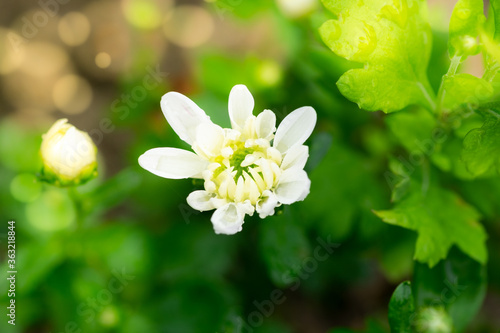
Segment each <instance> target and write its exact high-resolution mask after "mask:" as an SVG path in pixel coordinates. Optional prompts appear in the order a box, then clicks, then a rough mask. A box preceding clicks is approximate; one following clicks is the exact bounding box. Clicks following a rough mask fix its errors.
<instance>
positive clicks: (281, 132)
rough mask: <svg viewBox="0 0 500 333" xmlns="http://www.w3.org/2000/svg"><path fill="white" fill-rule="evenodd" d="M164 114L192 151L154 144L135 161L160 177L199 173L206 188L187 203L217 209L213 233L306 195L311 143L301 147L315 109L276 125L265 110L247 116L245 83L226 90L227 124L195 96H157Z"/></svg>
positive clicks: (233, 227) (250, 101)
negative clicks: (218, 120) (213, 116)
mask: <svg viewBox="0 0 500 333" xmlns="http://www.w3.org/2000/svg"><path fill="white" fill-rule="evenodd" d="M161 107H162V110H163V113H164V115H165V118H167V121H168V123H169V124H170V126H171V127H172V129H173V130H174V131H175V132H176V133H177V134H178V135H179V137H180V138H181V139H182V140H184V141H186V142H187V143H188V144H190V145H191V147H192V149H193V150H194V153H193V152H190V151H187V150H183V149H177V148H155V149H151V150H148V151H147V152H146V153H144V154H143V155H141V156H140V157H139V164H140V165H141V166H142V167H143V168H144V169H146V170H148V171H149V172H151V173H153V174H155V175H157V176H160V177H164V178H170V179H181V178H201V179H203V180H204V188H205V189H204V190H199V191H194V192H192V193H191V194H190V195H189V196H188V198H187V202H188V204H189V205H190V206H191V207H193V208H194V209H196V210H200V211H208V210H212V209H215V212H214V214H213V215H212V218H211V221H212V223H213V226H214V230H215V232H216V233H218V234H228V235H231V234H235V233H237V232H239V231H241V229H242V224H243V222H244V218H245V215H246V214H248V215H253V213H254V212H255V211H257V213H258V214H259V216H260V217H261V218H265V217H266V216H269V215H273V214H274V209H275V208H276V207H278V206H280V205H281V204H291V203H294V202H296V201H301V200H304V198H305V197H306V196H307V195H308V194H309V188H310V185H311V181H310V180H309V178H308V177H307V174H306V172H305V171H304V166H305V164H306V161H307V158H308V157H309V150H308V147H307V146H305V145H303V143H304V142H305V141H306V139H307V138H308V137H309V136H310V135H311V133H312V131H313V129H314V126H315V125H316V111H314V109H313V108H312V107H309V106H305V107H301V108H299V109H297V110H295V111H293V112H292V113H290V114H289V115H288V116H287V117H286V118H285V119H284V120H283V121H282V122H281V124H280V126H279V127H278V129H277V130H276V116H275V114H274V113H273V112H272V111H270V110H264V111H262V112H261V113H260V114H259V115H258V116H254V115H253V114H252V111H253V108H254V100H253V97H252V94H251V93H250V91H248V89H247V87H246V86H244V85H236V86H234V87H233V89H232V90H231V93H230V95H229V118H230V120H231V125H232V128H221V127H220V126H218V125H215V124H214V123H212V122H211V121H210V118H209V117H208V116H207V115H206V114H205V112H204V111H203V110H202V109H200V108H199V107H198V106H197V105H196V104H195V103H194V102H193V101H191V100H190V99H189V98H187V97H186V96H184V95H182V94H179V93H177V92H169V93H167V94H165V95H164V96H163V98H162V100H161Z"/></svg>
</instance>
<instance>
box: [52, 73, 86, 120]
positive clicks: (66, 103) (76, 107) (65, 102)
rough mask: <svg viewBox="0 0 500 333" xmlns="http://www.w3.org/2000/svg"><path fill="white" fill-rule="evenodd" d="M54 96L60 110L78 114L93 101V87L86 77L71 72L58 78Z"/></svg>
mask: <svg viewBox="0 0 500 333" xmlns="http://www.w3.org/2000/svg"><path fill="white" fill-rule="evenodd" d="M52 96H53V98H54V104H55V106H56V107H57V108H59V110H61V111H63V112H64V113H66V114H78V113H81V112H83V111H85V109H87V108H88V107H89V105H90V103H91V102H92V87H91V86H90V84H89V83H88V82H87V80H85V79H84V78H82V77H80V76H77V75H74V74H69V75H65V76H63V77H61V78H60V79H59V80H57V82H56V84H55V85H54V90H53V92H52Z"/></svg>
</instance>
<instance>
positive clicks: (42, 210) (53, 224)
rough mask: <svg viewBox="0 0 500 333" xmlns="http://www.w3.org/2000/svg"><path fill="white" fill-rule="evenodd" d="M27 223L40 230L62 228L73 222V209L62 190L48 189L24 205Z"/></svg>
mask: <svg viewBox="0 0 500 333" xmlns="http://www.w3.org/2000/svg"><path fill="white" fill-rule="evenodd" d="M26 216H27V218H28V221H29V223H30V224H31V225H32V226H33V227H35V228H36V229H38V230H41V231H57V230H63V229H66V228H68V227H70V226H71V225H73V224H74V223H75V217H76V215H75V209H74V207H73V203H72V201H71V199H70V198H69V197H68V196H67V195H66V194H65V193H63V190H58V189H50V190H47V191H45V192H44V193H42V195H40V197H38V199H37V200H35V201H33V202H31V203H29V204H27V205H26Z"/></svg>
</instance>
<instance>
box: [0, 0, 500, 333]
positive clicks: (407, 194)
mask: <svg viewBox="0 0 500 333" xmlns="http://www.w3.org/2000/svg"><path fill="white" fill-rule="evenodd" d="M292 2H293V1H292ZM323 2H324V4H325V6H326V7H327V8H326V9H325V8H322V7H321V6H319V5H318V6H317V7H316V9H315V10H313V11H311V12H310V13H309V14H306V15H303V16H301V17H300V19H287V17H286V15H284V14H283V13H282V12H281V9H280V8H281V4H282V1H266V0H259V1H243V0H218V1H212V2H209V3H208V4H206V5H205V6H204V8H203V9H200V10H199V11H196V10H195V11H194V12H192V13H197V14H200V18H206V19H207V20H201V19H198V18H197V17H196V16H194V18H196V20H194V19H193V18H192V17H190V15H191V14H190V13H191V10H194V8H192V7H189V8H188V9H187V11H186V13H188V14H186V15H187V16H186V26H190V24H191V21H196V22H197V23H199V24H200V22H202V21H206V22H209V21H208V17H206V16H207V15H205V14H206V11H209V12H210V14H211V15H212V16H213V18H215V21H216V25H217V27H219V28H220V27H221V28H222V29H219V28H217V29H215V32H214V34H219V33H221V31H223V32H224V35H223V37H224V38H219V37H221V36H222V35H220V36H218V35H216V36H214V37H213V38H211V39H210V40H207V41H206V44H204V45H201V46H199V47H197V48H192V49H190V51H189V52H184V51H182V50H180V49H178V48H175V47H169V48H168V53H167V54H168V56H167V58H166V59H167V60H166V62H167V63H168V66H169V67H168V69H166V68H165V69H162V70H166V71H169V72H171V73H170V75H168V76H167V77H165V78H164V82H162V84H159V85H158V86H157V87H156V88H154V89H151V90H149V89H146V96H145V97H144V99H142V100H141V101H140V102H139V101H138V100H135V101H133V102H134V103H135V104H137V105H136V107H132V106H131V105H132V104H131V103H130V104H129V102H132V100H130V101H125V100H124V99H123V98H120V96H132V95H135V96H136V97H137V96H142V94H141V92H142V91H143V90H142V89H141V90H138V89H137V87H142V88H145V86H144V82H145V81H144V75H145V72H144V68H145V66H149V65H151V64H150V62H151V60H152V59H155V60H154V61H157V59H158V61H159V56H156V54H155V55H154V56H153V55H152V54H153V53H154V52H155V51H154V49H155V48H149V47H144V45H146V43H147V41H149V40H153V41H157V39H156V37H158V36H160V35H161V34H162V31H161V29H162V28H159V30H150V31H148V34H147V35H143V32H141V31H136V30H133V32H134V36H133V37H134V38H131V39H130V40H127V43H128V44H127V45H130V47H131V48H133V49H134V50H135V51H134V53H133V54H130V55H124V56H127V61H128V60H131V62H132V64H131V66H130V68H129V69H127V71H124V72H122V73H121V74H119V73H118V72H117V71H119V68H120V66H115V65H118V64H119V62H118V61H116V62H115V60H114V59H115V55H113V63H112V64H113V65H112V66H111V67H113V68H111V67H110V68H109V71H108V70H107V69H102V71H101V72H102V73H105V72H106V73H107V72H113V73H115V74H113V75H119V77H117V80H114V79H113V80H99V83H98V85H96V86H93V87H92V88H93V91H94V92H96V94H94V95H95V96H94V97H95V98H96V100H95V101H96V102H98V100H97V98H98V99H99V100H101V99H102V100H104V101H105V100H109V101H111V100H113V99H114V98H119V101H120V104H119V107H118V108H115V110H113V107H112V103H110V104H111V109H112V110H111V114H108V113H106V114H100V115H97V116H96V115H95V114H94V115H92V116H91V117H88V118H87V117H86V115H87V114H84V115H81V116H82V117H84V118H85V119H86V120H85V122H84V123H83V124H85V126H89V127H88V128H87V130H89V132H90V131H92V130H91V128H92V127H91V126H93V125H94V123H93V121H94V120H95V119H98V117H105V118H106V119H107V120H110V121H111V122H112V125H113V126H111V127H113V128H114V130H113V131H111V132H109V133H107V132H106V133H101V134H102V135H101V136H100V135H99V133H98V132H97V133H96V132H95V129H94V131H92V133H94V136H93V137H94V139H98V140H99V141H100V143H97V142H96V144H97V145H98V149H99V155H100V156H99V157H100V161H99V165H100V170H99V174H100V175H99V177H98V178H97V179H94V180H92V181H90V182H89V183H87V184H85V185H83V186H80V187H79V188H78V189H77V190H70V191H67V190H62V189H58V188H53V187H51V186H49V185H48V184H45V183H40V182H37V181H36V179H37V178H36V177H37V175H36V173H37V172H38V170H40V158H39V148H40V142H41V133H43V132H45V131H46V130H47V128H45V127H44V128H38V127H27V126H25V124H24V120H25V118H26V117H24V116H22V114H21V113H17V111H14V110H12V111H9V110H8V109H9V108H10V107H12V106H15V108H17V107H20V106H21V105H24V104H22V103H19V104H17V103H16V104H12V106H8V107H7V108H6V109H7V110H8V111H9V112H11V113H13V116H12V117H11V116H8V117H7V116H6V117H4V118H2V119H1V120H0V188H1V189H2V191H0V207H2V209H0V221H4V222H5V221H8V220H11V219H15V220H16V221H17V224H16V233H17V234H16V237H17V238H16V241H17V244H16V245H17V249H16V250H17V257H16V259H17V260H18V261H17V269H18V271H19V275H18V276H19V279H18V281H17V284H16V288H17V290H16V302H17V303H16V304H17V305H18V307H17V311H18V312H17V314H18V321H17V324H16V327H14V328H12V325H10V324H7V323H6V321H5V320H2V321H0V331H1V332H6V333H10V332H13V333H18V332H40V333H49V332H54V333H55V332H57V333H60V332H78V331H79V330H81V331H82V332H94V333H106V332H116V333H118V332H120V333H132V332H134V333H135V332H185V333H205V332H212V333H213V332H217V333H249V332H255V333H271V332H272V333H277V332H279V333H291V332H302V331H304V332H308V331H313V330H317V331H330V332H332V333H354V332H365V333H382V332H386V333H387V332H388V331H389V330H390V331H391V332H401V333H404V332H427V333H430V332H450V331H451V332H454V333H455V332H456V333H460V332H469V331H470V332H494V331H495V332H496V331H497V330H498V328H496V327H494V323H495V319H496V317H495V315H496V312H494V308H493V306H495V303H494V302H495V300H496V299H497V298H498V289H499V288H500V284H499V281H500V269H499V267H500V245H499V242H498V239H500V234H499V228H498V221H500V206H499V205H498V202H499V198H500V176H499V174H498V171H499V170H500V158H499V156H500V137H499V134H498V133H500V128H499V124H500V123H499V120H498V107H499V103H498V101H496V99H498V98H497V97H498V96H499V92H500V78H499V77H498V75H497V74H498V69H499V68H500V65H499V64H500V46H499V43H498V42H499V40H500V4H499V1H490V5H491V6H490V8H489V10H490V12H489V13H488V15H487V16H488V21H487V22H486V23H484V24H483V21H484V15H483V13H482V4H481V2H480V1H477V0H460V1H458V3H457V5H456V6H455V9H454V11H453V15H452V19H451V22H450V24H449V26H450V34H449V38H448V33H447V32H446V31H444V30H440V26H438V25H436V26H433V28H432V31H431V28H430V26H429V24H428V23H427V13H426V11H427V8H426V7H427V4H426V1H424V0H373V1H367V0H364V1H361V0H324V1H323ZM153 3H157V2H155V1H153V2H148V5H151V6H153ZM429 5H431V6H432V5H433V4H432V3H431V2H429ZM174 6H176V5H174ZM7 7H8V6H7ZM77 7H78V6H77ZM77 7H75V10H77ZM173 8H175V9H177V8H176V7H172V9H173ZM185 9H186V8H185ZM432 10H435V8H434V7H433V8H432ZM87 14H88V15H89V20H90V21H91V22H92V23H91V24H92V28H94V26H93V25H94V23H95V22H94V19H95V18H94V17H92V15H91V13H90V12H89V13H86V15H87ZM119 14H120V13H118V14H117V15H119ZM193 15H195V14H193ZM439 15H442V13H440V12H439V11H435V12H433V13H432V15H431V19H430V22H431V24H433V22H435V21H436V20H437V19H439V18H440V17H439ZM442 16H443V17H444V14H443V15H442ZM446 23H447V22H446ZM120 24H122V23H120ZM123 24H126V23H123ZM199 24H198V25H199ZM207 24H208V23H207ZM322 24H323V25H322ZM321 25H322V26H321ZM319 26H321V28H320V30H319V33H318V30H317V29H318V27H319ZM11 28H12V29H14V30H15V27H11ZM96 28H97V27H96ZM202 28H203V29H205V26H202ZM208 28H209V27H208V26H207V31H208ZM130 29H134V28H133V27H130ZM1 30H2V29H0V42H1V41H2V40H3V39H2V38H3V36H4V35H5V31H3V32H2V31H1ZM49 30H50V29H49ZM92 31H94V29H92ZM95 31H98V30H97V29H96V30H95ZM193 31H195V30H193ZM9 33H10V30H9ZM92 33H93V32H92ZM192 34H193V36H194V35H196V34H195V33H194V32H193V33H192ZM43 35H44V36H43V38H50V31H45V32H44V34H43ZM104 35H106V34H104ZM187 35H188V34H186V36H187ZM478 35H479V38H480V39H479V42H477V40H476V39H477V36H478ZM92 36H93V35H92ZM56 37H57V38H56V39H57V45H58V47H61V48H62V47H64V46H63V45H62V44H61V43H60V41H59V37H58V36H56ZM101 37H102V36H101ZM226 37H227V38H226ZM93 38H94V37H93ZM186 38H187V37H186ZM321 40H323V42H324V43H322V41H321ZM48 41H49V40H48ZM138 41H140V43H137V42H138ZM448 41H449V43H448ZM34 43H35V42H34ZM91 44H92V43H91ZM324 44H326V46H327V47H325V45H324ZM478 45H479V47H478ZM164 46H165V45H164V44H162V48H163V47H164ZM431 47H432V50H431ZM448 47H449V50H448ZM68 49H69V48H68ZM81 49H82V48H81V47H75V48H71V50H70V51H68V52H71V54H72V55H73V53H74V55H75V57H73V56H71V57H67V60H66V61H67V62H68V66H65V69H64V71H66V70H70V68H71V67H72V66H73V65H75V64H73V61H74V60H75V59H80V58H81V57H80V55H81V54H80V52H81V51H80V50H81ZM83 49H84V50H85V49H87V48H86V47H84V48H83ZM2 50H4V49H2ZM4 51H5V50H4ZM331 51H333V52H334V53H332V52H331ZM479 51H481V52H482V56H483V59H484V60H485V61H484V62H485V71H484V75H478V76H473V75H471V74H470V73H466V70H467V69H468V68H471V67H470V66H468V65H469V62H472V61H473V59H474V58H472V57H468V56H469V55H472V54H475V53H477V52H479ZM0 53H2V52H0ZM92 54H94V53H92ZM141 54H142V56H141V58H140V59H136V57H139V55H141ZM186 55H188V56H186ZM0 58H1V56H0ZM84 58H85V56H84ZM449 58H451V61H449ZM20 59H21V57H20ZM168 59H175V63H170V62H169V60H168ZM4 60H7V62H5V61H4V62H5V64H9V62H10V60H9V59H8V58H6V59H4ZM25 60H26V59H24V60H23V61H25ZM117 60H118V58H117ZM163 60H165V59H162V63H164V62H163ZM78 61H80V60H78ZM0 62H1V61H0ZM90 63H91V64H92V66H93V67H95V66H94V64H95V61H94V55H92V57H91V59H90ZM16 64H17V62H16ZM17 65H19V64H17ZM70 65H72V66H70ZM19 66H20V67H22V66H23V65H19ZM74 67H75V68H78V69H79V75H81V76H82V77H84V78H86V79H87V81H88V82H90V83H91V84H94V83H96V80H95V79H96V77H95V75H94V74H95V73H94V74H92V73H87V70H86V68H87V67H86V66H85V65H84V63H83V62H82V64H79V63H78V65H77V66H74ZM6 68H7V69H9V68H8V67H6ZM127 68H128V67H127ZM174 68H175V70H173V69H174ZM183 68H184V69H189V70H183ZM111 69H112V70H111ZM12 70H14V69H12ZM17 71H18V70H17ZM28 72H29V71H25V70H24V69H23V71H22V75H23V77H24V76H26V77H28V75H31V74H29V73H28ZM65 73H66V72H65ZM443 74H444V75H443ZM16 75H18V72H16V71H13V72H11V73H9V74H8V77H9V80H8V81H7V84H8V85H6V87H9V86H10V85H9V84H10V83H11V82H14V81H10V80H11V79H13V78H15V77H16ZM54 75H55V74H54ZM427 76H428V77H429V80H428V79H427ZM3 79H4V76H3V74H2V76H1V77H0V80H2V83H4V82H3ZM38 79H40V77H38ZM38 79H37V80H38ZM55 79H56V77H54V78H51V79H50V80H47V82H53V80H55ZM24 80H25V79H23V80H21V81H20V82H24ZM35 81H36V80H35ZM116 81H119V82H122V83H121V84H116ZM428 81H430V83H428ZM54 82H55V81H54ZM239 83H242V84H246V85H247V86H248V87H249V88H250V90H251V91H252V93H253V94H254V97H255V103H256V106H255V110H254V113H258V112H260V111H262V110H263V109H272V110H273V111H275V112H276V114H277V117H278V119H280V120H281V119H283V118H284V117H285V116H286V115H287V114H289V113H290V111H292V110H294V109H295V108H297V107H301V106H304V105H311V106H313V107H314V108H315V110H316V111H317V113H318V123H317V126H316V129H315V131H314V133H313V135H312V136H311V139H310V140H309V141H308V142H307V145H308V146H309V148H310V149H309V155H310V156H309V159H308V162H307V165H306V171H307V173H308V176H309V178H310V179H311V192H310V194H309V195H308V196H307V197H306V198H305V200H304V201H303V202H299V203H296V204H294V205H293V206H291V207H289V206H284V207H280V208H279V209H277V212H276V214H275V216H270V217H268V218H266V219H265V220H261V219H259V218H258V217H257V216H256V215H257V214H255V215H254V216H253V217H247V219H246V220H245V224H244V230H243V231H242V232H241V233H239V234H237V235H233V236H223V235H216V234H214V232H213V228H212V225H211V223H210V214H211V213H210V212H203V213H202V212H198V211H195V210H193V209H192V208H190V207H189V206H188V205H187V203H186V196H187V195H188V194H189V193H190V192H191V191H193V190H195V189H199V187H200V186H201V184H200V183H199V182H192V181H189V180H169V179H162V178H159V177H157V176H154V175H151V174H149V173H146V172H144V171H143V170H142V169H140V168H139V166H138V165H137V157H138V156H139V155H141V154H142V153H144V151H146V150H147V149H150V148H152V147H183V148H185V149H190V147H189V146H188V145H186V144H185V143H183V142H181V140H180V139H179V138H177V136H176V134H175V133H174V132H173V131H172V129H171V128H170V126H169V125H168V124H167V123H166V122H165V121H164V118H163V115H162V114H161V112H160V108H159V100H160V98H161V95H162V94H164V93H166V92H167V91H179V92H181V93H184V94H185V95H186V96H188V97H189V98H192V99H193V101H195V102H196V103H197V104H198V105H199V106H200V107H202V108H203V109H204V110H205V111H206V112H207V114H208V115H209V116H210V117H211V119H212V120H213V121H214V122H216V123H218V124H221V125H223V126H225V127H227V126H229V118H228V114H227V98H228V92H229V90H230V89H231V87H232V86H233V85H234V84H239ZM97 92H99V94H97ZM114 93H116V96H115V95H113V94H114ZM31 94H32V91H31V90H27V95H26V96H28V97H29V95H31ZM8 97H9V98H7V100H9V101H10V100H11V98H12V96H8ZM21 97H22V98H24V94H23V95H22V96H21ZM49 97H50V96H49ZM345 97H347V98H345ZM49 99H50V98H49ZM135 99H137V98H135ZM353 102H354V103H353ZM0 104H2V106H3V103H2V102H0ZM99 104H100V103H97V104H96V105H99ZM356 104H357V105H356ZM93 105H94V103H93ZM357 106H359V107H361V108H362V109H364V110H365V111H383V112H364V111H362V110H361V111H360V110H358V107H357ZM44 107H45V106H41V108H44ZM107 108H108V107H103V111H105V109H107ZM117 110H118V111H117ZM124 110H125V111H124ZM96 111H98V110H97V109H94V111H92V112H96ZM384 113H390V114H389V115H386V114H384ZM19 115H21V116H19ZM2 116H3V115H2ZM18 116H19V117H18ZM79 119H80V116H76V115H75V121H78V120H79ZM82 119H83V118H82ZM82 121H83V120H82ZM45 125H46V124H44V126H45ZM111 127H110V128H111ZM114 131H116V132H114ZM127 135H129V136H127ZM117 142H119V143H120V144H116V143H117ZM391 191H392V193H391ZM391 201H392V203H391ZM391 205H392V206H391ZM388 207H392V208H388ZM374 212H375V214H374ZM4 225H5V224H4ZM483 226H484V227H483ZM2 228H3V227H2ZM486 239H488V242H487V243H486ZM6 240H7V238H6V229H5V228H4V229H2V230H0V245H1V247H2V248H4V249H6V246H4V245H6ZM486 244H487V245H488V248H486ZM4 251H5V250H4ZM0 257H1V258H2V259H1V262H0V270H1V271H3V272H6V271H7V270H8V265H7V261H6V259H7V258H8V257H7V256H5V255H3V252H2V256H0ZM124 272H125V273H124ZM121 273H122V274H124V275H123V276H121V277H120V278H121V279H122V280H121V281H122V282H120V283H117V280H115V279H116V278H117V277H116V276H117V274H118V275H120V274H121ZM487 275H488V279H487ZM487 280H489V284H487ZM402 281H406V282H402ZM410 281H411V282H410ZM8 282H9V281H7V280H6V279H0V290H3V291H6V290H8V288H9V283H8ZM396 286H397V287H396ZM116 288H118V289H116ZM392 290H394V293H393V295H392V297H391V298H390V300H389V299H388V291H392ZM487 294H488V299H489V300H490V302H488V303H485V304H483V300H484V299H485V297H486V295H487ZM276 295H279V297H276ZM6 302H8V297H7V295H6V293H3V296H0V304H1V305H2V307H4V306H5V304H6ZM4 309H5V308H4ZM4 317H5V316H4ZM432 324H434V325H432ZM436 324H437V325H436ZM431 326H433V327H431Z"/></svg>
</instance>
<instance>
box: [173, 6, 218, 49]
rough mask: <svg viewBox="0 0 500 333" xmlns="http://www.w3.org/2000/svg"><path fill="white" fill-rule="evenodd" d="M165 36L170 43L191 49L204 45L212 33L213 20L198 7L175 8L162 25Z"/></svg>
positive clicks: (204, 10) (205, 11)
mask: <svg viewBox="0 0 500 333" xmlns="http://www.w3.org/2000/svg"><path fill="white" fill-rule="evenodd" d="M163 31H164V33H165V36H166V37H167V39H168V40H169V41H171V42H172V43H174V44H176V45H179V46H182V47H186V48H192V47H197V46H200V45H202V44H204V43H206V42H207V41H208V40H209V39H210V37H211V36H212V34H213V32H214V19H213V17H212V15H210V13H209V12H208V11H207V10H206V9H204V8H202V7H199V6H191V5H182V6H178V7H176V8H175V9H174V10H173V11H172V12H171V13H170V14H169V15H168V17H167V19H166V20H165V23H164V25H163Z"/></svg>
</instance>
